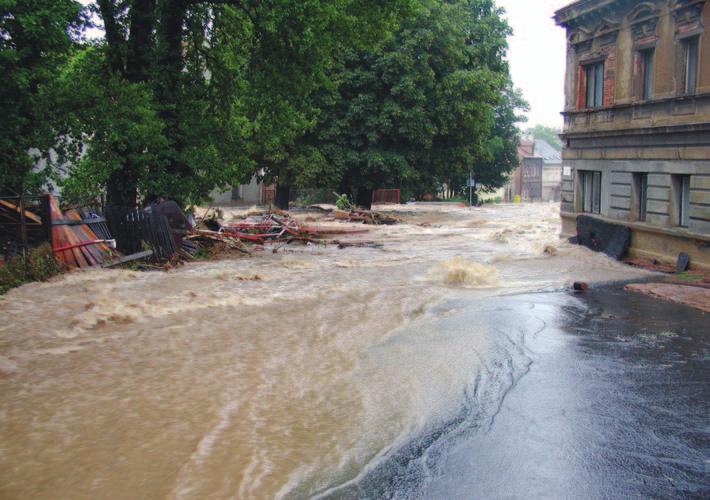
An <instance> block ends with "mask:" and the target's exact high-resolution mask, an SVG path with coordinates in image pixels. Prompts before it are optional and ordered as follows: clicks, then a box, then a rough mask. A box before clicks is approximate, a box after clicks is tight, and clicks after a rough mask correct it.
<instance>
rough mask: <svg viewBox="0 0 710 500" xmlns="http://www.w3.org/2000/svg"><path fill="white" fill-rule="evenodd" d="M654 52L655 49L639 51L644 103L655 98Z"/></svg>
mask: <svg viewBox="0 0 710 500" xmlns="http://www.w3.org/2000/svg"><path fill="white" fill-rule="evenodd" d="M653 52H654V51H653V49H645V50H641V51H639V65H640V73H641V74H640V76H641V99H643V100H644V101H645V100H648V99H650V98H651V97H653Z"/></svg>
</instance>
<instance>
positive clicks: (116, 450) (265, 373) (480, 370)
mask: <svg viewBox="0 0 710 500" xmlns="http://www.w3.org/2000/svg"><path fill="white" fill-rule="evenodd" d="M398 213H399V215H400V216H401V217H403V218H404V219H405V222H406V223H404V224H401V225H397V226H388V227H385V226H378V227H375V228H373V229H372V231H371V232H370V233H368V234H363V235H358V237H361V238H362V239H367V240H375V241H378V242H382V243H383V244H384V247H383V248H381V249H380V248H346V249H342V250H341V249H338V248H337V246H335V245H329V246H327V247H323V246H319V245H308V246H301V247H286V248H280V249H279V250H278V252H276V253H273V252H271V251H265V252H263V253H259V254H257V255H255V256H254V257H249V258H241V259H235V260H222V261H214V262H202V263H195V264H190V265H188V266H185V267H183V268H180V269H178V270H174V271H171V272H167V273H164V272H154V273H138V272H133V271H91V272H77V273H72V274H70V275H67V276H65V277H63V278H61V279H59V280H56V281H53V282H50V283H41V284H31V285H26V286H24V287H22V288H19V289H16V290H13V291H11V292H9V293H8V294H7V295H6V296H4V297H0V316H1V317H2V322H1V323H0V497H2V498H74V499H97V498H107V499H108V498H110V499H118V498H126V499H128V498H271V497H278V498H309V497H315V496H320V497H323V498H343V497H346V498H380V497H401V498H415V497H422V496H424V497H429V498H445V497H458V498H461V497H466V496H470V495H471V494H472V492H473V493H475V494H474V495H473V496H478V497H498V496H513V497H522V496H530V495H532V496H537V495H548V496H553V497H557V496H589V497H604V496H623V495H624V494H625V493H630V494H637V495H643V496H645V495H650V494H660V495H661V496H665V495H664V492H665V493H666V494H670V495H671V496H674V493H673V492H674V491H680V492H683V493H689V494H694V495H698V496H703V495H702V494H703V493H705V494H707V493H708V492H710V486H709V485H708V480H707V471H708V467H709V465H708V464H709V462H708V460H709V459H710V455H709V453H708V452H709V449H708V446H709V445H708V443H709V442H710V436H709V433H708V428H707V422H706V421H703V420H702V418H703V417H702V416H703V415H705V416H706V415H707V412H708V410H709V409H710V408H709V402H708V393H707V388H708V385H707V384H708V380H710V373H709V371H710V369H709V363H708V361H707V360H708V356H710V354H709V353H710V347H709V345H708V337H707V333H708V332H707V320H706V318H705V317H704V316H703V315H702V314H701V313H697V312H694V311H692V310H690V309H687V308H684V307H682V306H671V305H667V304H662V303H659V302H656V301H653V300H651V299H647V298H640V297H638V298H635V299H630V298H628V294H624V293H622V292H617V291H594V292H590V293H589V294H588V295H585V296H573V295H571V294H569V293H568V292H566V291H563V290H566V289H568V288H569V284H570V283H571V282H572V281H587V282H589V283H604V282H611V281H615V280H626V279H631V278H643V277H645V276H647V274H646V273H645V272H642V271H638V270H634V269H631V268H629V267H626V266H623V265H621V264H619V263H616V262H612V261H610V260H608V259H607V258H606V257H604V256H602V255H598V254H593V253H591V252H589V251H587V250H585V249H583V248H579V247H575V246H572V245H569V244H568V243H565V242H562V241H560V239H559V237H558V234H559V231H560V221H559V215H558V214H559V205H553V204H538V205H517V206H516V205H501V206H492V207H485V208H480V209H475V210H469V209H464V208H434V207H422V206H418V207H407V206H405V207H401V208H400V209H399V210H398ZM604 290H606V289H604ZM610 290H611V289H610ZM663 308H666V309H667V311H666V310H665V309H663ZM661 309H663V310H664V311H666V312H664V313H659V314H661V316H660V317H663V318H664V320H663V321H661V320H658V321H655V320H654V318H655V314H656V312H658V311H661ZM671 309H672V310H671ZM601 320H604V321H601ZM654 321H655V322H654ZM703 329H705V332H703V331H702V330H703ZM702 333H705V336H704V337H703V336H702V335H701V334H702ZM654 373H657V374H658V377H659V378H660V382H659V381H656V380H654V379H653V377H652V374H654ZM594 380H597V381H598V383H590V381H594ZM585 381H586V383H587V385H586V386H585V385H584V384H585ZM669 387H673V388H674V389H672V390H669ZM632 398H637V399H632ZM658 398H661V399H658ZM673 398H677V400H674V399H673ZM647 401H652V403H649V404H647ZM670 412H673V413H672V416H670V415H669V413H670ZM658 419H661V420H663V419H665V420H666V421H667V422H668V425H665V424H663V425H660V424H658V422H659V420H658ZM698 419H701V420H700V421H698ZM656 425H657V426H658V428H656V427H654V426H656ZM620 440H626V441H628V443H629V444H628V446H626V445H623V446H622V445H621V444H620ZM659 454H660V455H662V456H663V457H664V459H663V460H660V459H657V458H654V457H657V456H659ZM590 456H594V457H595V460H594V461H593V462H591V461H590ZM681 457H682V458H681ZM533 466H534V467H535V468H534V469H533ZM516 471H517V472H516ZM703 471H705V477H704V478H703ZM513 477H517V482H515V481H512V478H513ZM664 477H667V478H668V480H667V482H664V481H666V480H664V479H663V478H664ZM604 478H608V483H605V481H606V480H605V479H604ZM511 481H512V482H511ZM602 483H604V484H602ZM671 485H673V486H671ZM676 487H678V488H680V489H674V488H676ZM654 488H655V489H654Z"/></svg>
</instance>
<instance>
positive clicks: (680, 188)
mask: <svg viewBox="0 0 710 500" xmlns="http://www.w3.org/2000/svg"><path fill="white" fill-rule="evenodd" d="M671 186H672V195H673V210H674V219H675V220H674V221H673V224H674V225H676V226H678V227H682V228H687V227H688V226H689V225H690V175H688V174H677V175H676V174H673V175H671Z"/></svg>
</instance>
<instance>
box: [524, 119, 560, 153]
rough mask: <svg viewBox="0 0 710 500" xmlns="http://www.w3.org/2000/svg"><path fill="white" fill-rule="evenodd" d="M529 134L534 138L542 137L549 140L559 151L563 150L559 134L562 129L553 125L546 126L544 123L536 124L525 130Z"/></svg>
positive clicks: (546, 140)
mask: <svg viewBox="0 0 710 500" xmlns="http://www.w3.org/2000/svg"><path fill="white" fill-rule="evenodd" d="M525 133H526V134H527V135H531V136H532V137H533V139H541V140H543V141H545V142H547V143H548V144H549V145H550V146H552V147H553V148H555V149H556V150H557V151H561V150H562V141H561V140H560V137H559V135H560V134H561V133H562V130H560V129H558V128H553V127H546V126H544V125H535V126H534V127H532V128H529V129H527V130H526V131H525Z"/></svg>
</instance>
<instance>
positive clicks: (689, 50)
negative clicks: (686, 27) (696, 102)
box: [683, 36, 700, 94]
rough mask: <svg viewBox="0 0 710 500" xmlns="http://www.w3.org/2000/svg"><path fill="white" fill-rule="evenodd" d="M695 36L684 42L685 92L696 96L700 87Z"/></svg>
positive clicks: (696, 38)
mask: <svg viewBox="0 0 710 500" xmlns="http://www.w3.org/2000/svg"><path fill="white" fill-rule="evenodd" d="M699 40H700V37H697V36H694V37H690V38H686V39H685V40H683V90H684V91H685V93H686V94H695V91H696V88H697V85H698V45H699V44H698V41H699Z"/></svg>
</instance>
